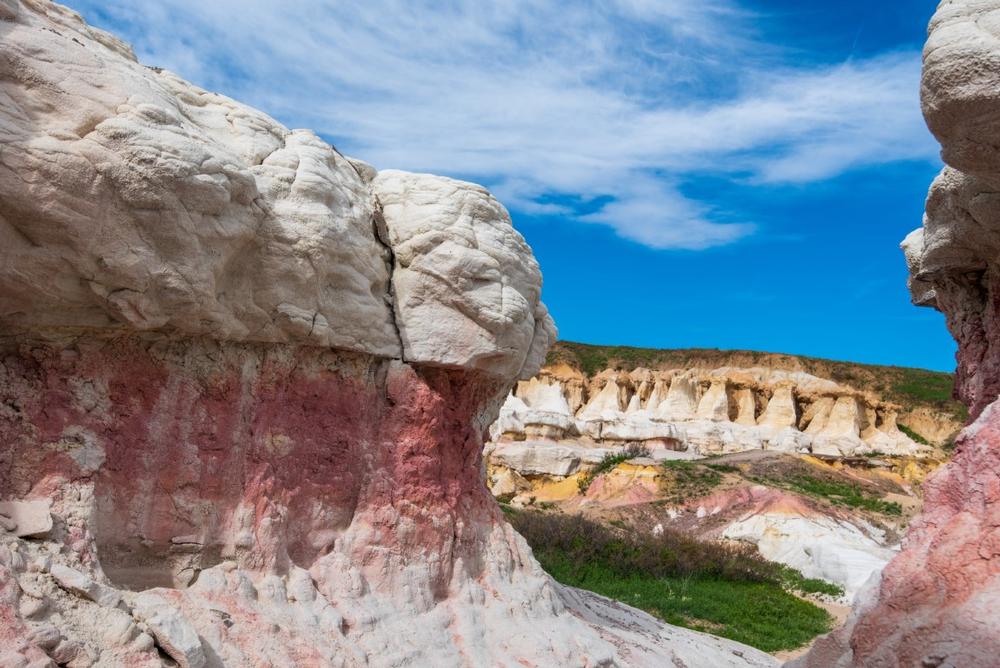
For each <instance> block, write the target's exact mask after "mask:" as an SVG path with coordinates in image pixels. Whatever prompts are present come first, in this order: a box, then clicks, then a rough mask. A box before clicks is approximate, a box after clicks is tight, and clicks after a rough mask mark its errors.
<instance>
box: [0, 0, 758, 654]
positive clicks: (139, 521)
mask: <svg viewBox="0 0 1000 668" xmlns="http://www.w3.org/2000/svg"><path fill="white" fill-rule="evenodd" d="M0 43H2V49H0V255H2V258H0V497H2V498H0V501H3V502H4V503H3V504H0V666H4V667H5V668H6V667H7V666H16V667H21V666H26V665H29V664H30V665H38V666H41V665H51V663H50V662H55V663H57V664H59V665H68V666H74V667H76V666H89V665H100V666H122V665H127V666H151V665H161V664H162V663H164V660H162V659H161V658H160V657H161V656H164V655H165V656H168V657H169V658H170V660H171V661H173V662H174V663H176V665H180V666H183V667H185V668H188V667H191V668H201V667H202V666H259V665H279V666H404V665H407V666H412V665H434V666H456V665H467V666H483V665H498V666H499V665H521V666H524V665H539V666H542V665H545V666H549V665H566V666H573V665H578V666H610V665H619V664H620V665H664V664H671V665H688V666H696V665H713V666H730V665H732V666H768V665H772V661H771V659H770V658H769V657H767V656H766V655H763V654H761V653H759V652H756V651H755V650H752V649H750V648H746V647H743V646H740V645H737V644H736V643H732V642H728V641H724V640H719V639H716V638H712V637H710V636H706V635H703V634H697V633H693V632H689V631H684V630H680V629H674V628H672V627H668V626H665V625H662V624H659V623H657V622H656V621H655V620H652V619H651V618H649V617H648V616H646V615H644V614H643V613H639V612H638V611H635V610H632V609H630V608H627V607H625V606H619V605H616V604H613V603H611V602H609V601H607V600H605V599H601V598H599V597H594V596H590V595H584V594H580V593H577V592H573V591H570V590H566V589H563V588H561V587H559V586H558V585H556V584H555V583H554V582H553V581H551V580H550V579H549V578H548V576H546V575H545V574H544V573H543V572H542V571H541V570H540V569H539V567H538V566H537V564H536V562H535V561H534V560H533V558H532V556H531V554H530V550H529V549H528V548H527V546H526V545H525V543H524V541H523V540H522V539H520V537H519V536H517V535H516V534H514V533H513V531H512V530H511V529H510V527H509V526H508V525H507V524H506V522H505V521H504V520H503V518H502V515H501V513H500V512H499V510H498V509H497V506H496V504H495V503H494V502H493V499H492V498H491V497H490V496H489V494H488V492H487V490H486V489H485V487H484V486H483V484H482V481H481V470H482V455H481V453H482V448H483V434H484V432H485V431H486V429H487V426H488V425H489V424H490V423H491V422H492V421H493V419H494V418H495V416H496V414H497V411H498V408H499V405H500V404H501V402H502V398H503V396H504V395H505V394H506V393H507V391H508V389H509V387H510V385H511V384H512V382H513V381H514V380H515V379H516V378H519V377H520V378H526V377H528V376H530V375H531V374H533V373H534V372H535V371H536V370H537V369H538V366H539V364H540V362H541V360H542V359H543V358H544V355H545V351H546V350H547V349H548V347H549V345H550V344H551V342H552V340H553V338H554V334H555V332H554V327H553V325H552V322H551V319H550V318H549V317H548V315H547V313H546V311H545V308H544V306H543V305H542V304H541V302H540V301H539V294H540V289H541V276H540V274H539V271H538V266H537V264H536V263H535V261H534V259H533V258H532V256H531V252H530V249H529V248H528V247H527V245H526V244H525V243H524V240H523V239H522V238H521V237H520V236H519V235H518V234H517V232H515V231H514V229H513V228H512V227H511V224H510V218H509V216H508V215H507V213H506V211H505V210H504V209H503V207H502V206H501V205H500V204H499V203H497V202H496V200H494V199H493V198H492V197H491V196H490V195H489V193H487V192H486V191H485V190H483V189H482V188H480V187H478V186H474V185H472V184H467V183H461V182H458V181H453V180H450V179H444V178H438V177H433V176H426V175H413V174H404V173H400V172H380V173H376V171H375V170H374V169H373V168H371V167H369V166H367V165H365V164H363V163H360V162H358V161H354V160H350V159H348V158H345V157H344V156H342V155H340V154H339V153H338V152H337V151H336V150H334V149H333V148H332V147H330V146H329V145H328V144H326V143H325V142H324V141H322V140H321V139H319V138H318V137H316V136H315V135H314V134H312V133H310V132H307V131H301V130H296V131H290V130H288V129H286V128H284V127H282V126H281V125H279V124H278V123H276V122H275V121H274V120H272V119H270V118H268V117H267V116H265V115H263V114H261V113H260V112H257V111H254V110H252V109H249V108H247V107H245V106H243V105H241V104H239V103H237V102H234V101H232V100H230V99H227V98H224V97H222V96H219V95H215V94H212V93H208V92H206V91H203V90H200V89H198V88H196V87H194V86H192V85H191V84H188V83H187V82H185V81H183V80H181V79H179V78H178V77H176V76H174V75H172V74H170V73H169V72H164V71H160V70H157V69H153V68H147V67H144V66H142V65H140V64H139V63H137V62H136V61H135V59H134V57H133V56H132V53H131V51H130V49H129V48H128V47H127V46H126V45H124V44H122V43H121V42H119V41H118V40H117V39H115V38H114V37H112V36H110V35H107V34H105V33H103V32H101V31H98V30H95V29H93V28H90V27H88V26H86V25H85V24H84V23H83V22H82V20H80V18H79V17H78V16H76V15H75V14H74V13H72V12H70V11H69V10H66V9H64V8H62V7H60V6H58V5H55V4H51V3H49V2H47V1H45V0H22V1H18V0H0ZM171 665H172V664H171Z"/></svg>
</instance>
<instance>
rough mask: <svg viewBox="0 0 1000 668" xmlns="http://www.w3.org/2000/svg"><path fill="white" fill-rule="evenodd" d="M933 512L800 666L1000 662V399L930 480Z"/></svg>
mask: <svg viewBox="0 0 1000 668" xmlns="http://www.w3.org/2000/svg"><path fill="white" fill-rule="evenodd" d="M924 489H925V497H924V513H923V514H922V515H921V516H920V517H919V518H918V519H917V520H916V521H915V522H914V523H913V525H912V526H911V528H910V531H909V533H908V534H907V536H906V538H905V541H904V546H903V550H902V552H901V553H900V554H899V556H897V557H896V558H895V559H893V560H892V561H891V562H889V564H888V566H886V568H885V570H884V571H883V572H882V577H881V581H880V582H872V583H870V584H871V588H870V589H869V591H868V592H862V594H860V595H859V600H858V603H857V608H856V610H855V613H854V615H853V616H852V618H851V619H850V620H849V621H848V623H847V625H846V626H845V627H844V628H842V629H840V630H838V631H837V632H835V633H834V634H832V635H831V636H828V637H826V638H824V639H821V640H820V641H818V642H817V644H816V645H815V646H814V648H813V649H812V651H811V652H810V653H809V654H808V655H807V656H806V657H804V658H803V659H800V660H799V661H797V662H793V664H792V665H794V666H796V667H797V668H806V667H808V668H831V667H846V666H864V667H866V668H869V667H870V668H896V667H902V666H921V667H927V668H936V667H942V668H945V667H949V668H965V667H969V668H986V667H990V666H997V665H1000V617H998V615H997V610H998V606H1000V406H998V405H997V403H993V404H991V405H990V406H989V407H988V408H987V409H986V410H985V411H983V413H982V415H980V417H979V419H978V420H977V421H976V422H975V423H974V424H972V425H971V426H970V427H968V428H966V430H965V431H964V432H963V433H962V435H961V436H960V437H959V440H958V443H957V450H956V455H955V457H954V459H953V460H952V461H951V462H950V463H949V464H948V465H946V466H943V467H941V468H940V469H938V470H937V471H935V472H934V473H933V474H932V475H931V476H930V477H929V478H928V479H927V482H926V483H925V488H924Z"/></svg>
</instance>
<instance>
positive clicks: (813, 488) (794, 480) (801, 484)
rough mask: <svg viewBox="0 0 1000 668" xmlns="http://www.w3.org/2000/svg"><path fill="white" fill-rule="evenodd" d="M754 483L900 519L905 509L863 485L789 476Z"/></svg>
mask: <svg viewBox="0 0 1000 668" xmlns="http://www.w3.org/2000/svg"><path fill="white" fill-rule="evenodd" d="M751 479H752V480H753V481H754V482H758V483H760V484H762V485H770V486H772V487H775V486H778V487H784V488H786V489H790V490H792V491H795V492H798V493H800V494H805V495H806V496H811V497H813V498H817V499H824V500H826V501H829V502H830V503H832V504H834V505H837V506H847V507H850V508H861V509H863V510H870V511H872V512H875V513H881V514H883V515H892V516H894V517H899V516H900V515H902V514H903V507H902V506H901V505H899V504H898V503H896V502H895V501H883V500H882V499H881V498H879V497H878V496H877V495H875V494H872V493H871V492H868V491H867V490H865V489H864V488H863V487H862V486H861V485H858V484H854V483H848V482H839V481H835V480H823V479H820V478H816V477H813V476H810V475H795V476H789V477H788V478H785V479H783V480H780V481H775V480H767V479H764V478H760V477H753V478H751Z"/></svg>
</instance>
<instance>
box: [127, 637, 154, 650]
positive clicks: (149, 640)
mask: <svg viewBox="0 0 1000 668" xmlns="http://www.w3.org/2000/svg"><path fill="white" fill-rule="evenodd" d="M154 645H156V641H155V640H153V636H151V635H149V634H148V633H140V634H139V635H138V637H136V639H135V640H134V641H133V642H132V649H134V650H135V651H137V652H148V651H149V650H151V649H153V646H154Z"/></svg>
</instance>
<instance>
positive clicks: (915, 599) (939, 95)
mask: <svg viewBox="0 0 1000 668" xmlns="http://www.w3.org/2000/svg"><path fill="white" fill-rule="evenodd" d="M998 18H1000V3H998V2H995V1H990V0H987V1H973V0H952V1H950V2H942V3H941V4H940V6H939V7H938V10H937V13H936V14H935V16H934V19H933V20H932V22H931V27H930V34H929V38H928V40H927V45H926V47H925V48H924V70H923V81H922V87H921V94H922V102H923V110H924V116H925V117H926V119H927V124H928V126H929V127H930V129H931V131H932V132H933V133H934V135H935V137H937V139H938V141H940V142H941V146H942V157H943V158H944V161H945V162H946V163H947V166H946V167H945V168H944V170H943V171H942V172H941V175H940V176H939V177H938V178H937V180H936V181H935V182H934V184H933V185H932V186H931V189H930V194H929V195H928V198H927V212H926V215H925V217H924V224H923V227H922V229H919V230H917V231H915V232H913V233H912V234H910V235H909V236H908V237H907V238H906V240H905V241H904V243H903V249H904V251H905V253H906V259H907V262H908V264H909V268H910V289H911V292H912V295H913V301H914V303H916V304H918V305H922V306H931V307H934V308H937V309H938V310H940V311H941V312H942V313H944V315H945V317H946V319H947V323H948V328H949V330H950V331H951V333H952V335H953V336H954V337H955V339H956V340H957V341H958V345H959V351H958V373H957V375H958V382H957V388H956V389H957V394H958V396H959V397H960V398H961V399H962V400H963V401H964V402H966V403H967V404H968V406H969V409H970V413H971V415H972V417H973V418H974V420H975V421H974V422H973V423H972V424H971V425H970V426H969V427H968V428H966V429H965V430H964V431H963V432H962V434H961V435H960V436H959V438H958V441H957V447H956V455H955V457H954V459H953V460H952V462H951V463H949V464H948V465H946V466H945V467H943V468H942V469H940V470H939V471H938V472H937V473H936V474H935V475H933V476H932V477H931V478H930V480H929V481H928V483H927V485H926V496H925V507H924V513H923V516H922V517H920V518H919V519H918V520H917V521H916V522H915V523H914V525H913V527H912V529H911V531H910V533H909V534H908V536H907V537H906V540H905V542H904V545H903V551H902V552H901V553H900V554H899V556H897V557H896V558H895V559H894V560H893V561H892V562H890V563H889V565H888V566H887V567H886V569H885V570H884V572H883V574H882V578H881V580H880V581H874V582H872V583H871V585H870V588H869V590H868V591H867V595H866V596H865V597H864V601H863V602H862V603H861V605H860V607H859V608H858V609H857V610H856V611H855V613H854V615H853V616H852V618H851V620H850V621H849V623H848V625H847V626H846V627H845V628H843V629H841V630H840V631H839V632H837V633H835V634H833V635H831V636H830V637H828V638H826V639H824V640H822V641H821V642H819V643H818V644H817V646H816V647H815V648H814V649H813V651H812V652H811V653H810V654H809V655H808V656H807V657H806V658H804V659H802V660H801V661H800V662H799V663H798V664H796V665H799V666H815V667H816V668H827V667H828V666H911V665H917V666H942V667H943V666H995V665H997V661H998V657H1000V617H998V616H997V614H996V611H997V608H998V606H1000V542H998V533H997V531H998V530H997V527H1000V502H998V499H1000V484H998V481H1000V407H998V406H997V394H998V391H1000V366H998V362H1000V357H998V351H1000V323H998V321H997V303H998V299H1000V292H998V290H1000V281H998V271H1000V267H998V263H997V259H998V257H1000V211H998V209H997V206H996V192H997V187H998V183H1000V152H998V150H997V137H998V136H1000V100H998V99H997V90H998V89H1000V88H998V87H1000V60H998V59H1000V48H998V44H997V40H998V38H1000V23H998Z"/></svg>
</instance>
